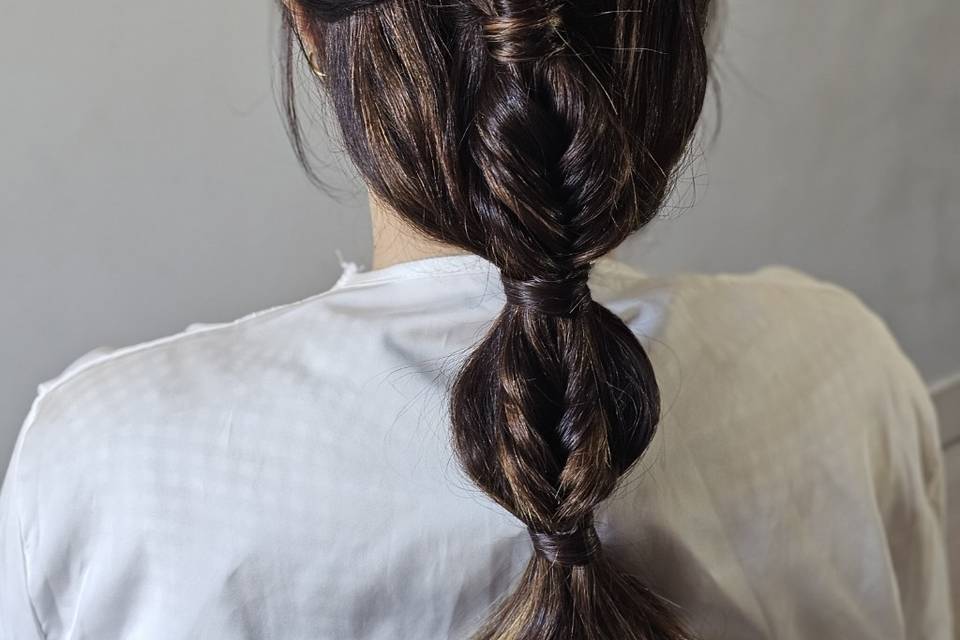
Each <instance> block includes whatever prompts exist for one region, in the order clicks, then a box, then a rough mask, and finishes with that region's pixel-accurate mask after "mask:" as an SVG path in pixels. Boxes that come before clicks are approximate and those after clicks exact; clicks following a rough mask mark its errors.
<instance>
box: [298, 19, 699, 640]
mask: <svg viewBox="0 0 960 640" xmlns="http://www.w3.org/2000/svg"><path fill="white" fill-rule="evenodd" d="M328 5H335V6H336V11H337V12H340V13H343V14H344V16H345V17H344V16H341V15H339V14H338V15H336V16H335V15H334V13H333V11H334V10H333V9H332V8H331V6H328ZM349 5H351V2H349V1H344V2H330V1H329V0H301V2H300V4H299V5H298V8H295V9H294V10H299V11H302V17H303V18H304V21H305V23H306V24H308V25H309V31H310V33H309V34H308V35H309V36H310V39H311V40H312V41H313V42H314V43H315V46H316V47H317V50H318V51H317V53H318V56H317V57H318V58H319V60H320V61H321V62H320V63H321V64H323V65H324V70H325V74H326V75H325V84H326V85H327V87H326V88H327V91H328V92H329V95H330V97H331V104H332V106H333V108H334V110H335V112H336V116H337V119H338V122H339V124H340V128H341V131H342V132H343V134H344V136H343V137H344V143H345V145H346V147H347V150H348V151H349V152H350V154H351V156H352V158H353V159H354V161H355V162H356V164H357V166H358V167H359V168H360V171H361V173H362V174H363V176H364V179H365V180H366V181H367V183H368V185H369V186H370V188H371V189H372V190H373V191H374V192H375V193H376V194H377V196H378V197H379V198H380V199H381V200H383V201H384V202H386V203H388V204H389V205H390V206H391V208H392V209H393V210H394V211H396V212H397V213H398V214H399V215H401V216H402V217H403V218H404V219H405V220H406V221H407V222H408V223H409V224H410V225H412V226H413V227H414V228H416V229H417V230H418V231H419V232H421V233H423V234H425V235H426V236H428V237H431V238H433V239H436V240H439V241H441V242H445V243H448V244H451V245H455V246H459V247H461V248H463V249H466V250H468V251H470V252H473V253H476V254H479V255H481V256H483V257H484V258H486V259H488V260H490V261H491V262H493V263H494V264H495V265H496V266H497V267H498V268H499V269H500V273H501V279H502V283H503V290H504V294H505V297H506V304H505V305H504V308H503V309H502V311H501V312H500V314H499V316H498V317H497V318H495V319H494V321H493V323H492V325H491V326H490V328H489V330H488V332H487V334H486V335H485V336H484V338H483V339H482V340H481V341H480V343H479V344H478V345H476V348H475V349H474V351H473V352H472V353H471V355H470V356H469V358H468V359H467V361H466V363H465V365H464V367H463V369H462V370H461V371H460V373H459V375H458V377H457V379H456V381H455V383H454V385H453V388H452V392H451V398H450V408H451V410H450V416H451V422H452V434H453V442H454V445H455V449H456V452H457V455H458V457H459V459H460V462H461V464H462V466H463V468H464V469H465V471H466V473H467V474H468V475H469V477H470V478H471V479H472V480H473V482H475V483H476V484H477V485H478V486H479V487H480V488H481V489H483V491H484V492H486V494H487V495H488V496H490V498H491V499H493V500H494V501H496V502H497V503H498V504H499V505H501V506H502V507H503V508H504V509H506V510H507V511H509V512H510V513H512V514H513V515H514V516H516V517H517V518H518V519H519V520H520V521H521V522H522V523H523V524H524V525H526V527H527V530H528V532H529V534H530V540H531V544H532V548H533V551H534V552H533V554H532V557H531V560H530V562H529V564H528V565H527V567H526V569H525V571H524V572H523V574H522V576H521V577H520V579H519V582H518V583H517V585H516V586H515V588H514V589H513V591H511V592H510V593H508V594H504V595H503V597H502V598H501V599H500V601H499V602H498V603H497V605H496V607H495V610H494V611H493V612H492V613H491V615H490V617H489V618H488V619H487V621H486V623H485V624H484V625H483V627H482V628H481V629H480V630H479V631H478V632H477V634H476V636H475V638H476V640H534V639H536V640H571V639H572V640H579V639H590V640H632V639H638V640H639V639H644V640H646V639H651V640H652V639H658V640H680V639H684V638H690V637H691V636H690V634H689V633H688V632H687V631H685V630H684V627H683V624H682V623H681V621H680V616H679V613H678V611H677V610H676V609H675V608H674V607H673V606H672V605H670V604H668V603H666V602H665V601H664V600H663V599H661V598H660V597H658V596H657V595H655V594H654V593H653V591H651V590H650V589H649V588H648V587H647V586H646V585H645V584H643V583H642V582H641V581H640V580H639V579H638V578H637V577H636V576H632V575H629V574H627V573H626V572H624V571H622V570H621V569H620V568H619V567H618V566H617V564H616V562H615V559H614V558H613V557H612V556H611V555H609V554H607V553H606V552H605V550H604V549H603V547H602V545H601V542H600V538H599V536H598V535H597V531H596V527H595V523H594V510H595V509H596V507H597V506H598V505H599V504H600V503H601V502H602V501H603V500H605V499H606V498H607V497H609V496H610V494H611V493H612V492H613V490H614V489H615V488H616V486H617V483H618V482H619V480H620V478H621V477H622V476H623V475H624V474H625V473H626V472H627V471H628V470H629V469H630V468H631V467H632V466H633V465H634V464H635V463H636V462H637V460H638V459H639V458H640V457H641V456H642V455H643V453H644V451H645V450H646V449H647V447H648V445H649V444H650V441H651V439H652V438H653V436H654V433H655V430H656V426H657V423H658V421H659V418H660V398H659V388H658V385H657V381H656V377H655V375H654V372H653V368H652V366H651V363H650V361H649V359H648V357H647V355H646V353H645V352H644V350H643V347H642V346H641V344H640V342H639V341H638V340H637V338H636V336H635V335H634V334H633V332H632V331H631V330H630V329H629V328H628V327H627V326H626V325H625V324H624V323H623V321H622V320H621V319H620V318H619V317H617V316H616V315H615V314H613V313H612V312H610V311H609V310H608V309H606V308H605V307H604V306H602V305H601V304H599V303H598V302H596V301H594V300H593V299H592V297H591V295H590V289H589V286H588V280H589V274H590V270H591V268H592V265H593V264H594V262H595V261H596V260H597V259H598V258H600V257H601V256H603V255H605V254H607V253H609V252H610V251H612V250H613V249H614V248H615V247H617V246H618V245H619V244H620V243H622V242H623V241H624V240H625V239H626V238H627V237H628V236H629V235H630V234H631V233H633V232H635V231H636V230H638V229H640V228H641V227H643V226H644V225H646V224H647V223H648V222H649V221H650V220H651V219H652V218H653V216H654V215H655V214H656V212H657V211H658V210H659V208H660V206H661V205H662V202H663V200H664V198H665V196H666V193H667V191H668V189H669V187H670V185H671V176H672V174H673V171H674V170H675V168H676V166H677V164H678V162H679V160H680V159H681V157H682V155H683V153H684V152H685V150H686V147H687V144H688V142H689V139H690V137H691V135H692V133H693V131H694V127H695V125H696V122H697V120H698V118H699V114H700V110H701V108H702V104H703V97H704V92H705V86H706V76H707V61H706V53H705V51H704V45H703V29H704V24H703V23H704V16H705V13H706V2H704V1H703V0H591V1H590V2H572V1H566V2H561V1H559V0H556V1H554V0H454V1H453V2H447V3H430V2H416V1H413V0H410V1H406V0H383V1H382V2H380V3H377V4H371V2H369V0H364V1H363V2H356V5H357V6H356V7H355V8H354V10H352V11H350V10H347V9H345V8H344V7H348V6H349ZM288 26H289V23H288ZM287 71H288V76H287V77H288V79H289V82H288V97H289V95H291V93H290V92H292V86H293V80H292V78H293V73H292V71H293V69H292V66H291V64H290V63H289V58H288V68H287ZM286 103H287V104H288V105H292V104H293V101H292V100H290V99H288V100H287V101H286ZM291 108H292V107H291ZM290 122H291V125H292V126H291V133H292V136H293V138H294V142H295V145H297V144H299V143H300V138H299V132H298V130H297V127H296V126H295V125H296V117H295V114H293V113H291V118H290ZM297 148H298V149H302V145H300V146H298V147H297Z"/></svg>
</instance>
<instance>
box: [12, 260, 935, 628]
mask: <svg viewBox="0 0 960 640" xmlns="http://www.w3.org/2000/svg"><path fill="white" fill-rule="evenodd" d="M590 285H591V289H592V292H593V296H594V298H595V299H597V300H599V301H601V302H603V303H604V304H606V305H607V306H608V307H609V308H610V309H612V310H613V311H614V312H615V313H617V314H619V315H620V316H621V317H622V318H623V319H624V320H625V321H626V322H627V324H628V325H629V326H630V327H631V328H632V329H633V330H634V331H635V332H636V334H637V335H638V337H639V338H640V339H641V341H642V342H643V344H644V346H645V347H646V348H647V350H648V353H649V354H650V357H651V359H652V361H653V364H654V367H655V369H656V371H657V375H658V377H659V380H660V385H661V389H662V396H663V419H662V422H661V427H660V431H659V432H658V435H657V436H656V438H655V439H654V442H653V444H652V447H651V449H650V450H649V451H648V453H647V455H646V456H645V457H644V458H643V459H642V461H641V462H640V463H639V464H638V466H637V467H635V469H634V470H633V471H631V472H630V473H629V474H628V477H626V478H625V479H624V482H623V483H622V485H621V487H620V489H619V491H618V492H617V493H616V494H615V495H614V497H612V498H611V499H610V500H608V501H607V502H605V503H604V504H602V505H601V507H600V509H599V510H598V516H597V520H598V523H597V529H598V532H599V535H600V537H601V539H602V540H603V541H604V543H605V549H606V553H609V554H612V555H614V556H615V557H616V558H618V559H619V561H620V562H621V563H622V565H623V566H624V567H625V568H628V569H630V570H631V571H634V572H636V573H638V574H640V575H642V576H643V577H644V578H645V579H646V580H647V581H648V582H649V583H651V584H652V585H655V587H656V589H657V590H658V591H659V592H660V593H661V594H662V595H664V596H666V597H668V598H670V599H671V600H673V601H674V602H676V603H678V604H679V605H680V606H681V607H682V609H683V611H684V612H685V614H686V615H687V617H688V619H689V620H690V621H691V623H692V625H693V626H694V628H695V629H696V630H697V631H698V632H699V633H700V634H701V635H702V637H703V638H704V639H705V640H719V639H724V638H729V639H735V640H749V639H754V638H756V639H770V638H777V639H797V640H800V639H804V640H811V639H812V640H819V639H831V640H834V639H841V638H842V639H844V640H857V639H863V640H867V639H869V640H876V639H880V638H882V639H886V640H924V639H936V640H949V639H950V638H951V624H952V621H951V614H950V609H949V595H948V584H947V564H946V560H945V543H944V475H943V466H942V458H941V453H940V449H939V446H938V438H937V425H936V417H935V413H934V409H933V406H932V403H931V401H930V397H929V396H928V394H927V392H926V390H925V387H924V384H923V382H922V380H921V378H920V376H919V375H918V373H917V371H916V370H915V368H914V366H913V365H912V364H911V362H910V361H909V360H908V359H907V358H906V356H905V355H904V354H903V352H902V351H901V349H900V347H899V346H898V344H897V342H896V341H895V340H894V338H893V337H892V335H891V333H890V332H889V330H888V328H887V325H886V324H885V323H884V321H883V320H881V319H880V318H879V317H878V316H877V315H876V314H874V313H873V312H872V311H870V310H869V309H867V308H866V307H865V306H864V305H863V304H862V302H861V301H860V300H859V299H858V298H857V297H855V296H854V295H853V294H852V293H850V292H849V291H847V290H845V289H843V288H841V287H839V286H836V285H833V284H830V283H827V282H823V281H820V280H817V279H814V278H813V277H811V276H809V275H807V274H805V273H802V272H800V271H797V270H794V269H791V268H788V267H782V266H771V267H765V268H763V269H759V270H757V271H753V272H749V273H728V274H719V275H696V274H681V275H673V276H665V277H651V276H647V275H645V274H643V273H641V272H638V271H636V270H634V269H632V268H630V267H628V266H626V265H624V264H622V263H619V262H616V261H614V260H612V259H605V260H602V261H601V262H600V263H599V264H598V265H597V267H596V269H595V270H594V272H593V274H592V276H591V280H590ZM502 304H503V293H502V289H501V288H500V283H499V278H498V276H497V272H496V270H495V269H494V268H493V267H492V266H491V265H490V264H489V263H487V262H485V261H483V260H482V259H480V258H477V257H475V256H464V255H459V256H446V257H438V258H428V259H424V260H418V261H414V262H408V263H403V264H398V265H395V266H392V267H388V268H385V269H380V270H375V271H369V272H363V271H358V270H357V269H356V268H355V267H353V266H352V265H348V266H347V268H346V269H345V271H344V273H343V275H342V277H341V278H340V280H339V281H338V282H337V283H336V284H335V285H334V287H333V288H332V289H331V290H329V291H326V292H324V293H320V294H318V295H314V296H312V297H310V298H307V299H305V300H301V301H299V302H294V303H292V304H287V305H283V306H279V307H274V308H272V309H267V310H264V311H259V312H256V313H252V314H250V315H247V316H245V317H243V318H240V319H238V320H235V321H233V322H228V323H222V324H213V325H209V324H206V325H191V326H190V327H188V328H187V329H186V330H185V331H183V332H181V333H179V334H176V335H172V336H168V337H164V338H159V339H156V340H152V341H149V342H145V343H142V344H137V345H134V346H129V347H125V348H121V349H114V350H106V349H101V350H97V351H95V352H92V353H90V354H88V355H87V356H85V357H84V358H82V359H81V360H79V361H77V362H75V363H74V364H73V365H71V366H70V367H69V368H67V369H66V370H65V371H64V372H63V373H62V374H61V375H60V376H58V377H57V378H55V379H53V380H50V381H47V382H44V383H43V384H41V385H40V386H39V389H38V396H37V398H36V400H35V401H34V403H33V406H32V408H31V410H30V413H29V415H28V416H27V418H26V421H25V423H24V425H23V428H22V431H21V433H20V437H19V439H18V442H17V445H16V449H15V452H14V456H13V460H12V463H11V466H10V467H9V471H8V473H7V476H6V480H5V482H4V485H3V490H2V494H0V639H2V640H33V639H36V638H47V639H50V640H53V639H57V640H81V639H83V640H112V639H131V640H177V639H203V640H207V639H210V640H213V639H217V640H220V639H222V640H227V639H229V640H237V639H251V640H254V639H255V640H294V639H302V640H308V639H309V640H318V639H323V640H325V639H330V640H341V639H343V640H352V639H370V640H438V639H446V638H466V637H468V635H469V634H470V632H471V631H473V630H475V629H476V628H477V627H478V625H479V623H480V621H481V620H482V619H483V617H484V613H485V611H486V610H487V609H488V608H489V607H490V605H491V603H492V602H493V600H494V599H495V598H496V597H497V596H499V595H501V594H503V593H504V592H505V591H506V590H507V589H508V588H509V586H510V584H511V582H512V581H513V580H514V579H515V578H516V577H517V576H518V574H519V572H520V571H521V570H522V568H523V566H524V564H525V563H526V561H527V559H528V558H529V556H530V554H531V545H530V540H529V537H528V536H527V533H526V531H525V529H524V527H523V525H521V524H520V523H519V522H518V521H516V520H515V519H514V518H513V517H512V516H510V515H509V514H508V513H506V512H505V511H503V510H502V509H501V508H500V507H499V506H497V505H496V504H494V503H493V502H492V501H490V500H489V499H488V498H486V497H485V496H484V495H483V494H482V493H481V492H480V491H479V490H477V489H476V488H475V487H474V486H473V485H472V484H471V483H470V481H469V480H468V479H467V478H466V477H465V476H464V475H463V473H462V472H461V471H460V469H459V467H458V466H457V464H456V461H455V459H454V458H453V454H452V451H451V448H450V445H449V442H448V424H447V417H446V411H447V404H446V403H447V390H448V385H449V383H450V382H451V380H452V376H453V375H454V374H455V373H456V371H457V368H458V364H459V363H460V362H461V360H462V358H463V357H464V355H465V354H466V353H468V352H469V350H470V347H471V345H473V344H475V343H476V341H477V340H478V338H479V337H480V336H481V334H482V333H483V331H484V329H485V328H486V327H487V326H488V325H489V323H490V321H491V320H492V318H493V317H494V316H495V315H496V314H497V312H498V310H499V309H500V308H501V306H502Z"/></svg>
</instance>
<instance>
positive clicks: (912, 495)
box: [876, 345, 954, 640]
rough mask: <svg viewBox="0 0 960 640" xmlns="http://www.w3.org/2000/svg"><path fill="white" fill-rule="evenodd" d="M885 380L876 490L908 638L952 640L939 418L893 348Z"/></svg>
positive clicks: (910, 366) (924, 390) (918, 380)
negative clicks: (884, 450) (884, 449)
mask: <svg viewBox="0 0 960 640" xmlns="http://www.w3.org/2000/svg"><path fill="white" fill-rule="evenodd" d="M893 356H894V357H895V358H896V360H897V361H898V362H897V366H896V367H893V368H892V373H891V375H890V376H889V377H888V381H889V383H890V385H889V387H888V389H887V394H888V399H889V401H888V403H887V404H886V407H887V414H888V419H887V421H886V423H887V429H886V431H887V433H886V434H885V435H884V436H883V438H882V439H883V440H884V441H885V442H886V443H888V445H889V449H888V451H889V453H888V455H886V456H884V459H885V462H886V463H887V464H885V465H884V467H883V468H881V469H880V470H878V475H879V477H878V479H877V485H876V486H877V490H878V492H881V491H882V494H881V495H879V496H878V500H879V503H880V504H881V506H882V510H883V514H884V526H885V529H886V534H887V540H888V544H889V548H890V556H891V560H892V563H893V568H894V571H895V573H896V579H897V587H898V591H899V594H900V600H901V605H902V610H903V622H904V628H905V630H906V636H907V637H908V638H916V640H952V638H953V625H954V621H953V612H952V605H951V598H950V570H949V563H948V561H947V540H946V517H945V515H946V493H945V492H946V487H945V483H946V480H945V471H944V460H943V451H942V448H941V441H940V433H939V429H938V420H937V414H936V409H935V407H934V406H933V401H932V399H931V397H930V394H929V392H928V391H927V388H926V385H925V384H924V383H923V380H922V379H921V377H920V374H919V373H918V372H917V371H916V369H915V367H914V366H913V364H912V363H911V362H910V361H909V360H908V359H907V357H906V356H905V355H904V354H903V353H902V351H901V350H900V348H899V346H898V345H897V346H895V348H894V353H893Z"/></svg>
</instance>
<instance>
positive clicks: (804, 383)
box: [609, 264, 936, 438]
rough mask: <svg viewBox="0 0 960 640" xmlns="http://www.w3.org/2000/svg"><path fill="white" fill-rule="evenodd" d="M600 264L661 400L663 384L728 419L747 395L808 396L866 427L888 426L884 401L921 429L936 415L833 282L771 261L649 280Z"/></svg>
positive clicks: (886, 337) (883, 333)
mask: <svg viewBox="0 0 960 640" xmlns="http://www.w3.org/2000/svg"><path fill="white" fill-rule="evenodd" d="M609 269H612V270H613V271H615V272H616V275H615V277H616V278H618V279H619V280H620V284H619V285H618V286H617V287H616V292H615V293H612V294H610V295H611V307H612V308H618V311H619V312H620V313H621V315H622V316H623V317H625V318H627V322H628V324H631V325H632V326H633V327H634V328H635V329H636V330H637V333H638V334H639V335H640V338H641V341H644V344H645V347H647V348H648V353H650V356H651V359H652V360H653V363H654V366H655V370H656V371H657V375H658V379H661V380H662V382H663V386H664V387H665V394H666V395H667V396H668V397H669V396H670V394H671V387H675V388H676V389H677V390H679V389H680V388H683V389H684V390H685V391H684V397H685V398H686V400H687V401H688V402H692V403H694V404H696V403H697V402H699V401H698V400H697V396H698V395H699V397H700V398H703V402H705V403H708V404H711V405H712V406H713V407H714V408H713V409H711V411H719V412H721V413H726V412H732V415H736V414H737V413H738V412H740V411H742V410H743V407H744V405H745V403H747V398H749V399H750V401H749V404H750V406H753V407H755V408H756V407H758V406H761V405H763V406H766V407H767V408H768V409H769V410H770V411H783V410H784V407H787V406H795V407H797V411H799V412H801V413H802V412H803V411H805V410H807V409H804V407H809V406H810V403H813V402H818V401H820V402H824V403H827V404H826V406H822V408H823V409H824V410H826V409H827V407H832V408H833V409H834V411H835V414H836V415H843V416H844V417H845V419H846V420H847V421H848V422H850V423H851V424H852V423H853V422H854V421H856V419H857V418H859V421H858V423H859V424H860V425H862V426H863V427H864V428H867V429H871V430H873V431H874V432H875V433H876V430H877V429H878V428H879V427H880V426H881V423H886V424H887V426H889V427H890V428H894V429H895V428H897V427H896V425H895V424H893V422H892V421H890V420H887V421H881V420H877V419H873V418H876V417H877V416H879V415H882V414H884V415H885V413H884V412H887V413H889V411H888V409H890V408H891V407H894V408H898V409H900V410H901V411H900V413H901V414H902V413H908V412H911V411H912V412H914V415H915V416H919V417H920V418H922V422H924V423H925V424H924V425H923V426H922V427H921V428H922V429H924V430H930V428H931V426H930V425H931V424H935V422H936V419H935V414H934V410H933V407H932V401H931V399H930V396H929V392H928V391H927V387H926V384H925V382H924V381H923V379H922V377H921V375H920V373H919V371H918V370H917V368H916V366H915V364H914V363H913V361H912V360H911V359H910V357H909V356H908V355H907V354H906V353H905V351H904V349H903V347H902V345H901V343H900V341H899V340H898V338H897V337H896V335H895V333H894V331H893V329H892V328H891V326H890V324H889V323H888V322H887V320H886V319H885V318H884V317H883V316H882V315H881V314H880V313H879V312H878V311H877V310H875V309H874V308H872V307H871V306H870V305H869V304H868V303H867V302H866V301H865V300H864V299H863V298H862V297H861V296H860V295H858V294H857V293H855V292H854V291H853V290H852V289H850V288H848V287H845V286H843V285H842V284H839V283H837V282H833V281H830V280H826V279H822V278H818V277H816V276H814V275H812V274H811V273H809V272H807V271H804V270H801V269H798V268H795V267H790V266H786V265H780V264H775V265H768V266H763V267H760V268H758V269H754V270H750V271H742V272H721V273H693V272H687V273H674V274H669V275H662V276H653V277H650V276H645V275H644V274H643V273H642V272H639V271H637V270H634V269H632V268H631V267H628V266H625V265H619V264H618V265H610V266H609ZM645 305H646V306H651V307H655V308H656V311H655V312H654V313H650V314H647V315H649V316H651V317H655V318H656V321H655V322H650V323H647V324H644V322H643V320H642V318H643V316H644V313H643V309H644V306H645ZM645 336H646V339H645ZM691 389H696V390H697V393H692V392H691ZM675 393H679V391H675ZM738 399H739V400H738ZM900 417H903V416H902V415H901V416H900ZM851 428H852V427H851ZM933 428H934V429H935V427H933ZM901 431H903V433H901V434H900V436H903V435H905V436H906V437H910V435H909V432H910V430H909V429H907V430H901ZM900 436H898V438H899V437H900Z"/></svg>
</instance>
